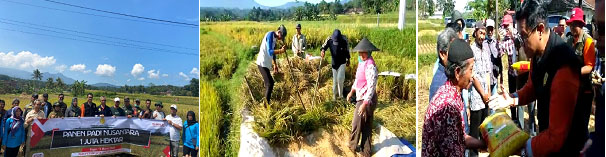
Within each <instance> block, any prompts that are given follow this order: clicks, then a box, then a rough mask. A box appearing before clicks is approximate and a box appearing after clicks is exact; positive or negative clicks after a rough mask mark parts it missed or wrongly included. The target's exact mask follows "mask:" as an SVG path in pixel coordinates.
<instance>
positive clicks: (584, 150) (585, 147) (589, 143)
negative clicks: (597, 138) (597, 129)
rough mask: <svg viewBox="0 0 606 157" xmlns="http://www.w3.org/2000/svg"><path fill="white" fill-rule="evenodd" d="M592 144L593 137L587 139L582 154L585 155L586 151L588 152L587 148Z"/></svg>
mask: <svg viewBox="0 0 606 157" xmlns="http://www.w3.org/2000/svg"><path fill="white" fill-rule="evenodd" d="M592 144H593V141H592V140H591V139H587V142H585V145H584V146H583V149H581V152H580V153H581V155H585V153H587V150H588V149H589V147H591V145H592Z"/></svg>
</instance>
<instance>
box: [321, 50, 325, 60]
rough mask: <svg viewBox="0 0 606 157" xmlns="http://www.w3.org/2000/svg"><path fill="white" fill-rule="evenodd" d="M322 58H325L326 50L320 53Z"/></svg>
mask: <svg viewBox="0 0 606 157" xmlns="http://www.w3.org/2000/svg"><path fill="white" fill-rule="evenodd" d="M320 56H322V58H324V50H322V52H321V53H320Z"/></svg>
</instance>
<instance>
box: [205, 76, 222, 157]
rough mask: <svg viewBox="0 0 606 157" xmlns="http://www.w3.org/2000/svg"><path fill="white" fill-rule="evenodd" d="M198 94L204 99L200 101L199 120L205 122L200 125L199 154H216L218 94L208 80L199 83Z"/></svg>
mask: <svg viewBox="0 0 606 157" xmlns="http://www.w3.org/2000/svg"><path fill="white" fill-rule="evenodd" d="M200 95H201V96H203V98H204V101H201V102H200V108H201V110H200V115H201V116H200V121H203V122H205V125H204V127H200V135H201V136H200V154H202V156H216V155H218V154H219V151H220V149H219V144H220V141H218V140H216V139H218V138H219V134H220V132H219V131H220V130H219V127H220V126H221V106H220V105H219V103H220V102H219V96H218V94H217V92H216V90H215V89H214V87H213V86H212V85H211V84H210V83H208V82H202V83H201V84H200Z"/></svg>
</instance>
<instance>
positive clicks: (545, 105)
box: [531, 32, 591, 156]
mask: <svg viewBox="0 0 606 157" xmlns="http://www.w3.org/2000/svg"><path fill="white" fill-rule="evenodd" d="M549 40H550V41H549V42H548V48H546V49H545V53H544V54H543V56H541V57H540V58H537V57H535V58H533V59H532V63H531V64H532V65H531V66H532V68H531V69H532V72H531V77H532V80H531V81H532V84H533V86H534V88H535V91H534V92H535V93H534V94H535V96H536V98H537V109H538V113H537V118H538V124H539V132H542V131H544V130H546V129H547V128H548V127H549V116H550V115H549V107H550V106H549V105H550V104H551V103H550V98H551V97H550V96H551V87H552V82H553V79H554V76H555V75H556V72H557V70H558V69H560V68H561V67H562V66H564V65H568V66H570V67H571V68H572V69H575V72H576V73H578V74H579V76H580V74H581V66H582V64H583V63H582V62H580V61H579V60H578V59H575V58H576V55H575V54H574V50H572V48H571V47H570V46H569V45H567V44H566V43H564V41H562V39H560V38H559V37H557V36H555V33H553V32H552V33H551V34H550V36H549ZM579 81H582V79H580V80H579ZM579 84H581V82H579ZM554 86H557V85H554ZM582 91H583V90H582V88H579V90H578V91H577V93H578V96H580V95H581V94H582ZM579 100H580V99H577V103H576V105H575V108H574V111H571V112H574V114H573V117H572V118H573V119H572V123H571V126H570V130H569V131H568V135H565V136H567V137H566V139H565V142H564V145H563V146H562V148H561V149H560V152H557V153H554V154H550V156H578V155H579V151H580V150H581V149H582V147H583V145H584V143H585V141H586V140H587V138H588V130H587V124H588V122H589V114H590V111H591V104H581V103H579V102H581V101H579ZM552 116H557V115H552Z"/></svg>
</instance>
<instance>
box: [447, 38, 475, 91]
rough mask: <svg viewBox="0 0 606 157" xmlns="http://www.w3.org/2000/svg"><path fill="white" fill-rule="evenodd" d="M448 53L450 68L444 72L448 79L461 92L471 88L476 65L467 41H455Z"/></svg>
mask: <svg viewBox="0 0 606 157" xmlns="http://www.w3.org/2000/svg"><path fill="white" fill-rule="evenodd" d="M448 52H449V53H448V66H446V69H445V70H444V73H445V74H446V77H447V78H448V80H449V81H450V82H451V83H452V84H453V85H454V86H456V87H457V88H458V90H459V91H460V90H462V89H467V88H469V87H470V85H471V75H472V70H473V64H474V59H473V51H472V50H471V47H470V46H469V44H467V42H465V40H462V39H455V40H454V41H452V42H451V43H450V47H449V48H448Z"/></svg>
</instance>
